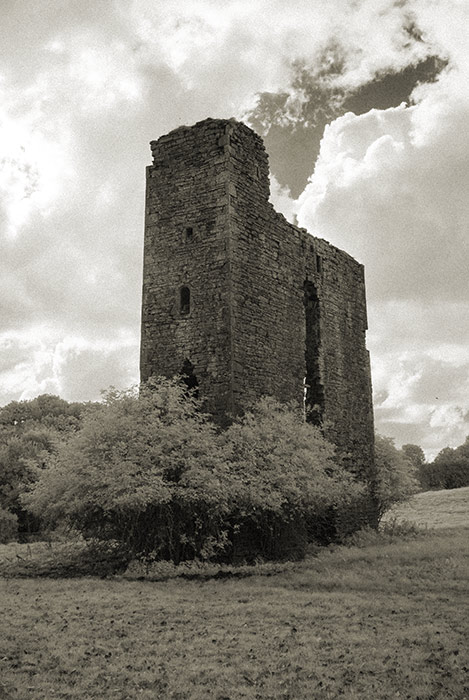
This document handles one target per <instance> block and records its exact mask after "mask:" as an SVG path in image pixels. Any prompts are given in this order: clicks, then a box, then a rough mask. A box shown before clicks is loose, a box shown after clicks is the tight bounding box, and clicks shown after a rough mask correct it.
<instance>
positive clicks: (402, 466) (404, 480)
mask: <svg viewBox="0 0 469 700" xmlns="http://www.w3.org/2000/svg"><path fill="white" fill-rule="evenodd" d="M375 465H376V472H377V485H376V495H377V499H378V512H379V517H380V518H381V517H382V516H383V515H384V513H385V512H386V511H387V510H389V509H390V508H391V507H392V506H393V505H394V504H395V503H400V502H402V501H405V500H407V499H408V498H409V497H410V496H411V495H412V494H414V493H416V491H417V490H418V482H417V479H416V475H415V468H414V467H413V466H412V465H411V464H410V462H409V460H408V459H407V458H406V457H405V456H404V454H403V452H401V451H400V450H398V449H397V448H396V447H395V445H394V441H393V439H392V438H389V437H384V436H383V435H376V438H375Z"/></svg>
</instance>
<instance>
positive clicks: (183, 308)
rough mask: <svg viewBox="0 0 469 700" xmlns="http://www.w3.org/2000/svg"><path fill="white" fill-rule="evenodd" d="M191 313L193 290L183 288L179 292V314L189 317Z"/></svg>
mask: <svg viewBox="0 0 469 700" xmlns="http://www.w3.org/2000/svg"><path fill="white" fill-rule="evenodd" d="M190 311H191V290H190V289H189V287H181V289H180V290H179V313H180V314H181V316H187V315H188V314H190Z"/></svg>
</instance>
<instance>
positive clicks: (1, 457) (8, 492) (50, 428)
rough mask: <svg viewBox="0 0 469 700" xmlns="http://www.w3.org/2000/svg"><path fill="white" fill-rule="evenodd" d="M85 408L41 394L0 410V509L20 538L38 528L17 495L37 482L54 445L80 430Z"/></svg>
mask: <svg viewBox="0 0 469 700" xmlns="http://www.w3.org/2000/svg"><path fill="white" fill-rule="evenodd" d="M86 406H87V404H69V403H67V401H64V400H63V399H60V398H59V397H58V396H50V395H48V394H43V395H42V396H38V397H36V398H35V399H32V400H30V401H12V402H11V403H9V404H8V405H6V406H4V407H3V408H1V409H0V508H2V509H4V510H5V511H8V512H9V513H11V514H12V516H14V518H15V519H16V520H17V522H18V533H19V535H20V537H21V536H26V535H28V534H30V533H32V532H37V531H38V530H39V528H40V518H39V517H33V516H32V515H31V513H29V512H28V511H27V510H25V509H24V507H23V506H22V505H21V502H20V495H21V494H22V493H23V492H24V491H25V490H27V489H28V488H29V487H30V485H31V484H32V483H34V482H35V481H36V479H37V478H38V475H39V474H40V472H41V470H42V469H44V467H45V465H46V463H47V460H48V457H49V455H50V454H51V453H52V452H53V451H54V449H55V446H56V443H57V442H58V441H60V440H61V439H62V438H63V437H64V435H68V434H69V433H70V432H71V431H74V430H76V429H77V428H78V427H79V425H80V416H81V414H82V412H83V410H84V409H85V407H86Z"/></svg>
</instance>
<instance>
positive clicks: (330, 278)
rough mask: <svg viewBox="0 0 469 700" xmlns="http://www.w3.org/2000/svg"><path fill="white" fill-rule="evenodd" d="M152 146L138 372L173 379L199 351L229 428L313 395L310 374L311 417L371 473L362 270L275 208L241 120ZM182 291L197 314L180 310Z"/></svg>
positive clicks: (209, 391) (204, 387)
mask: <svg viewBox="0 0 469 700" xmlns="http://www.w3.org/2000/svg"><path fill="white" fill-rule="evenodd" d="M152 150H153V156H154V165H153V167H150V168H148V173H147V174H148V178H147V182H148V185H147V213H146V217H147V218H146V230H145V261H144V292H143V294H144V296H143V313H142V350H141V353H142V355H141V374H142V380H144V379H146V378H147V377H149V376H151V375H152V374H165V375H172V374H175V373H177V372H179V371H180V368H181V365H182V362H183V361H184V359H185V358H187V359H189V360H190V362H191V363H192V364H193V365H194V372H195V374H196V376H197V379H198V381H199V387H200V395H201V396H202V397H203V398H205V399H206V402H207V408H208V410H210V411H211V412H212V413H213V414H214V416H215V417H216V418H217V420H218V421H219V422H221V423H223V422H224V421H225V419H226V416H227V414H235V413H237V412H240V411H242V410H243V409H245V408H247V407H249V406H250V405H252V403H253V402H255V400H256V399H257V398H259V397H260V396H262V395H272V396H275V397H276V398H278V399H279V400H281V401H289V400H294V401H296V402H299V403H303V402H304V397H305V380H307V381H306V383H308V382H309V386H310V387H311V388H310V389H308V393H307V397H308V398H307V401H309V402H310V404H311V406H310V407H311V408H312V407H313V406H314V411H312V412H311V414H310V415H311V416H315V422H318V421H319V420H320V421H321V423H322V424H323V426H324V430H325V433H326V436H327V437H329V439H331V440H332V441H334V442H335V443H336V444H337V445H338V446H339V447H341V448H342V449H343V450H344V451H348V452H350V453H351V454H352V458H353V464H354V467H355V468H356V469H358V470H359V471H363V470H365V471H368V470H369V469H371V464H372V452H373V416H372V404H371V380H370V368H369V357H368V352H367V350H366V346H365V333H366V325H367V321H366V301H365V285H364V275H363V267H362V265H360V264H359V263H357V262H356V261H355V260H354V259H353V258H351V257H350V256H349V255H347V254H346V253H344V252H343V251H341V250H339V249H337V248H335V247H334V246H331V245H330V244H328V243H327V242H326V241H324V240H321V239H318V238H315V237H313V236H312V235H310V234H309V233H308V232H307V231H305V230H304V229H299V228H297V227H295V226H293V225H291V224H289V223H288V222H287V221H286V220H285V218H284V217H283V216H282V215H281V214H278V213H276V212H275V211H274V209H273V207H272V205H271V204H270V203H269V201H268V197H269V177H268V175H269V168H268V158H267V155H266V153H265V149H264V146H263V143H262V140H261V138H260V137H259V136H258V135H257V134H255V133H254V132H253V131H252V130H251V129H249V128H248V127H246V126H245V125H244V124H240V123H238V122H235V121H234V120H206V121H204V122H200V123H199V124H196V125H195V126H194V127H191V128H187V127H183V128H181V129H177V130H176V131H174V132H171V133H170V134H168V135H167V136H164V137H162V138H161V139H160V140H159V141H158V142H152ZM188 226H189V227H192V228H193V229H194V234H193V235H192V236H191V237H190V240H189V241H188V240H186V238H185V234H184V231H185V228H186V227H188ZM183 285H187V286H188V287H189V288H190V290H191V311H190V315H189V316H187V317H186V316H181V315H180V313H179V309H178V303H179V302H178V293H179V289H180V287H181V286H183ZM308 314H309V315H308ZM307 319H308V322H307ZM307 342H308V344H309V345H308V347H309V350H308V353H309V354H308V353H307V352H306V344H307ZM307 356H308V357H309V359H308V360H306V357H307ZM308 367H309V370H308Z"/></svg>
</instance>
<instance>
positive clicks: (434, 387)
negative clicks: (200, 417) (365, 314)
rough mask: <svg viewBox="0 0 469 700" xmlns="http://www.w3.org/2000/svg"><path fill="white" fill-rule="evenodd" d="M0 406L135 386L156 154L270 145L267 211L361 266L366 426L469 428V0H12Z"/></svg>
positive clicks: (0, 154) (5, 61) (1, 182)
mask: <svg viewBox="0 0 469 700" xmlns="http://www.w3.org/2000/svg"><path fill="white" fill-rule="evenodd" d="M0 20H1V21H0V237H1V249H0V265H1V274H0V307H1V311H0V318H1V325H0V404H5V403H7V402H9V401H11V400H13V399H29V398H32V397H34V396H36V395H38V394H41V393H53V394H59V395H60V396H62V397H63V398H65V399H68V400H80V401H81V400H88V399H97V398H99V396H100V391H101V389H104V388H106V387H108V386H109V385H111V384H112V385H115V386H117V387H126V386H129V385H131V384H134V383H135V382H137V380H138V347H139V324H140V294H141V267H142V243H143V207H144V170H145V166H146V165H147V164H149V163H150V150H149V146H148V142H149V141H150V140H152V139H156V138H158V137H159V136H161V135H162V134H164V133H167V132H168V131H170V130H171V129H173V128H176V127H177V126H179V125H181V124H187V125H190V124H193V123H195V122H196V121H198V120H201V119H204V118H206V117H208V116H211V117H220V118H229V117H236V118H238V119H242V120H244V121H246V122H247V123H248V124H250V125H251V126H252V127H253V128H255V129H256V130H257V131H258V132H259V133H260V134H261V135H262V136H263V137H264V139H265V142H266V146H267V149H268V151H269V153H270V163H271V170H272V201H273V203H274V205H275V206H276V208H277V210H279V211H282V212H283V213H284V214H285V216H287V218H289V219H290V220H292V221H293V220H295V221H297V222H298V224H299V225H300V226H304V227H306V228H308V229H309V230H310V231H311V232H312V233H314V234H315V235H317V236H320V237H322V238H325V239H327V240H328V241H330V242H331V243H333V244H334V245H337V246H338V247H340V248H342V249H345V250H346V251H347V252H349V253H350V254H352V255H353V256H354V257H356V258H357V259H358V260H359V261H360V262H362V263H364V264H365V267H366V280H367V290H368V309H369V332H368V347H369V349H370V352H371V357H372V369H373V386H374V400H375V418H376V427H377V430H378V431H379V432H380V433H382V434H384V435H388V436H391V437H394V438H395V439H396V443H397V444H398V445H400V444H402V443H407V442H412V443H417V444H420V445H421V446H422V447H423V448H424V449H425V451H426V453H427V455H428V456H430V457H431V456H434V455H435V454H436V453H437V452H438V451H439V450H440V449H441V448H443V447H445V446H447V445H450V446H455V445H458V444H460V443H462V442H463V440H464V438H465V436H466V434H468V433H469V352H468V346H469V313H468V306H469V304H468V297H469V294H468V281H467V280H468V270H469V250H468V243H467V240H468V233H469V231H468V224H469V197H468V192H469V34H468V32H467V27H468V26H469V5H468V3H467V1H466V0H394V1H392V0H328V2H323V1H322V0H299V1H298V2H295V3H292V4H290V3H288V4H287V3H285V2H284V1H283V2H281V1H280V0H232V1H230V0H227V1H226V2H224V3H220V2H216V1H212V0H184V2H180V0H178V1H174V0H165V2H155V1H154V0H101V1H100V2H96V0H92V1H91V0H81V1H80V3H77V2H72V1H68V0H38V1H37V2H35V3H27V2H24V0H3V2H2V4H1V8H0Z"/></svg>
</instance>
